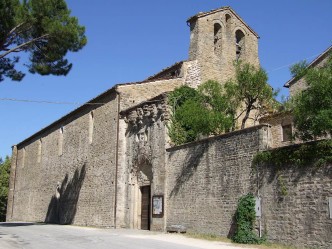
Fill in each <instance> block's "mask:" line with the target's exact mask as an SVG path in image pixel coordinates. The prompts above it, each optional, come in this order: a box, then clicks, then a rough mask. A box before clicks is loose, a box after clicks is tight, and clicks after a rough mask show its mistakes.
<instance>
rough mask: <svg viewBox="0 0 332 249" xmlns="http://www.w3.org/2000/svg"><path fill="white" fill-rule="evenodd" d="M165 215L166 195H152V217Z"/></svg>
mask: <svg viewBox="0 0 332 249" xmlns="http://www.w3.org/2000/svg"><path fill="white" fill-rule="evenodd" d="M163 216H164V196H163V195H154V196H152V217H154V218H162V217H163Z"/></svg>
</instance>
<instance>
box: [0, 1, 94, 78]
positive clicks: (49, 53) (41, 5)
mask: <svg viewBox="0 0 332 249" xmlns="http://www.w3.org/2000/svg"><path fill="white" fill-rule="evenodd" d="M86 42H87V39H86V36H85V28H84V27H83V26H80V25H79V24H78V19H77V18H76V17H72V16H70V10H69V9H68V7H67V4H66V2H65V1H64V0H23V1H20V0H1V1H0V81H3V80H4V77H8V78H11V79H12V80H16V81H20V80H22V78H23V77H24V75H25V74H24V73H23V72H22V71H19V70H17V69H15V66H16V64H17V63H18V62H19V59H20V58H19V56H14V54H15V55H16V54H17V53H19V52H26V53H28V54H29V63H25V64H26V65H27V67H28V69H29V72H31V73H38V74H40V75H49V74H52V75H66V74H67V73H68V72H69V71H70V69H71V67H72V64H71V63H69V61H68V60H67V59H66V58H65V56H66V54H67V52H68V51H71V52H77V51H78V50H80V49H82V48H83V47H84V46H85V44H86Z"/></svg>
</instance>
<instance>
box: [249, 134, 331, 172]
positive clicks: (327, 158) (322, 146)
mask: <svg viewBox="0 0 332 249" xmlns="http://www.w3.org/2000/svg"><path fill="white" fill-rule="evenodd" d="M328 163H332V140H331V139H328V140H320V141H314V142H309V143H305V144H301V145H293V146H288V147H282V148H277V149H274V150H269V151H262V152H259V153H257V154H256V156H255V157H254V159H253V165H255V166H257V165H259V164H270V165H272V166H275V167H278V168H282V167H285V166H290V165H294V166H309V165H312V166H314V167H320V166H323V165H325V164H328Z"/></svg>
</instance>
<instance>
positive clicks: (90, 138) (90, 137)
mask: <svg viewBox="0 0 332 249" xmlns="http://www.w3.org/2000/svg"><path fill="white" fill-rule="evenodd" d="M93 126H94V116H93V112H90V115H89V144H92V140H93Z"/></svg>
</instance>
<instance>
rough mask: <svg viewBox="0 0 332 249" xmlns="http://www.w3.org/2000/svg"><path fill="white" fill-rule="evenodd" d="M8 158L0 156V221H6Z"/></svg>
mask: <svg viewBox="0 0 332 249" xmlns="http://www.w3.org/2000/svg"><path fill="white" fill-rule="evenodd" d="M9 173H10V158H9V157H8V156H7V157H6V159H5V161H2V159H1V158H0V221H1V222H2V221H6V211H7V199H8V188H9Z"/></svg>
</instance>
